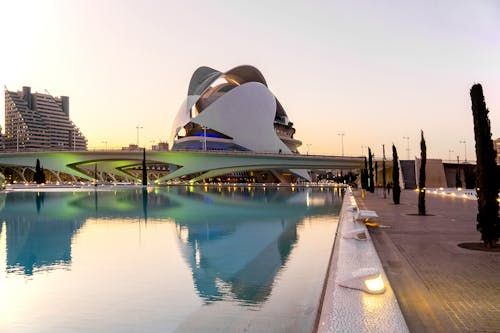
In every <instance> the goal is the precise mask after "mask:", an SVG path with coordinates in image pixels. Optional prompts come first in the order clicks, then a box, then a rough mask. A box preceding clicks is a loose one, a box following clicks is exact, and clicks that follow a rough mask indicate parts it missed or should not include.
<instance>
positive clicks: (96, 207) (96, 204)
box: [94, 189, 98, 215]
mask: <svg viewBox="0 0 500 333" xmlns="http://www.w3.org/2000/svg"><path fill="white" fill-rule="evenodd" d="M94 206H95V212H96V215H97V209H98V201H97V189H96V190H94Z"/></svg>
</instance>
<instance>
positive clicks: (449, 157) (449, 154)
mask: <svg viewBox="0 0 500 333" xmlns="http://www.w3.org/2000/svg"><path fill="white" fill-rule="evenodd" d="M451 153H453V150H451V149H450V150H448V161H451Z"/></svg>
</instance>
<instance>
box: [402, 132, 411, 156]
mask: <svg viewBox="0 0 500 333" xmlns="http://www.w3.org/2000/svg"><path fill="white" fill-rule="evenodd" d="M403 139H405V140H406V152H407V154H408V160H410V137H409V136H403Z"/></svg>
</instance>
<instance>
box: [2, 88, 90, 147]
mask: <svg viewBox="0 0 500 333" xmlns="http://www.w3.org/2000/svg"><path fill="white" fill-rule="evenodd" d="M4 143H5V149H6V150H10V151H26V150H86V149H87V139H86V138H85V136H84V135H83V134H82V132H81V131H80V129H79V128H78V127H76V125H75V124H74V123H73V122H72V121H71V119H69V97H67V96H61V97H54V96H52V95H50V94H48V93H47V94H41V93H32V92H31V88H30V87H23V90H22V91H8V90H7V88H5V136H4Z"/></svg>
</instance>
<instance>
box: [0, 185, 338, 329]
mask: <svg viewBox="0 0 500 333" xmlns="http://www.w3.org/2000/svg"><path fill="white" fill-rule="evenodd" d="M0 197H1V198H0V201H2V202H3V203H4V204H3V205H0V209H1V210H0V221H2V222H3V223H2V228H1V231H0V244H5V246H4V249H5V250H4V255H5V261H4V262H5V268H4V272H5V273H4V274H6V275H5V276H4V277H3V279H4V280H5V281H4V282H6V284H7V285H8V284H11V287H14V285H16V284H17V283H16V280H17V279H19V278H22V276H24V277H30V281H33V282H31V283H32V284H37V283H38V281H36V280H37V279H38V280H40V283H48V284H50V283H51V281H50V279H51V276H54V279H57V280H60V279H62V280H63V281H64V283H69V284H71V281H73V282H74V283H75V284H76V285H77V286H78V285H79V284H82V280H83V279H89V281H99V280H100V279H102V278H103V276H102V275H101V274H105V275H107V276H108V277H110V278H112V279H113V280H115V281H118V280H121V279H122V278H126V279H127V282H125V281H121V282H118V283H117V285H121V286H122V288H123V289H126V288H127V285H129V287H128V288H134V289H138V290H142V291H143V292H142V293H139V295H135V297H136V298H137V299H136V300H134V302H139V303H140V304H142V306H146V307H147V306H148V305H146V304H144V303H145V302H146V301H145V300H144V301H139V300H140V299H143V298H145V299H148V298H150V297H153V298H154V299H155V301H152V302H151V303H150V306H153V307H156V306H158V304H162V306H164V310H165V311H167V312H169V313H170V312H173V313H178V312H179V311H178V309H177V310H176V309H175V307H173V308H172V309H171V310H168V309H169V307H170V306H171V305H168V306H167V305H166V304H164V302H167V303H168V299H170V300H171V299H172V298H175V300H176V301H175V302H176V303H178V302H179V301H178V300H177V299H178V298H185V299H186V302H187V303H189V304H186V305H185V307H186V308H185V309H184V310H185V311H187V308H191V307H193V306H196V307H198V306H200V304H201V306H203V304H206V305H209V304H213V303H214V302H215V303H218V302H222V303H224V302H230V303H234V304H240V305H245V306H246V307H249V308H252V309H254V310H255V309H260V308H262V307H265V304H268V303H272V301H269V299H270V298H271V296H272V294H273V290H274V289H275V288H276V284H277V283H278V282H277V281H278V280H279V278H278V277H279V276H280V275H283V274H284V273H283V272H282V271H283V270H284V269H286V267H287V266H288V265H289V264H288V262H289V261H290V260H292V262H293V256H292V255H291V254H292V253H293V251H294V248H296V247H297V245H299V244H300V242H301V237H306V236H305V234H304V235H302V236H301V231H300V230H302V229H307V228H308V227H307V226H305V225H304V223H305V221H311V219H315V218H321V217H324V216H334V215H336V214H337V212H338V210H339V207H340V203H341V201H340V198H339V196H338V193H337V192H336V190H334V189H324V190H319V189H318V190H312V189H307V188H299V189H295V190H294V192H291V191H290V190H289V189H265V190H264V189H255V188H246V187H243V188H223V187H221V188H217V187H207V188H203V187H173V188H149V189H147V190H146V189H144V190H143V189H131V190H119V191H97V192H96V191H90V192H72V193H54V192H46V193H27V192H24V193H23V192H16V193H9V194H5V193H3V194H0ZM170 226H172V227H170ZM330 230H332V229H331V228H330ZM330 236H331V240H333V234H332V235H330ZM313 243H314V242H313ZM311 246H312V245H311ZM328 246H330V247H331V244H329V245H327V248H328ZM1 251H2V250H0V253H1ZM108 256H111V257H108ZM326 256H327V255H326ZM0 259H2V258H1V257H0ZM179 259H180V260H179ZM174 263H175V264H174ZM293 265H294V264H293ZM293 265H292V266H293ZM0 268H1V266H0ZM305 269H307V268H305ZM323 269H326V267H323ZM155 270H158V271H159V273H158V272H157V273H156V274H152V275H151V274H150V272H148V271H151V272H153V271H155ZM57 272H60V273H57ZM165 272H171V275H172V276H170V277H168V278H167V277H165V279H164V281H162V280H161V279H158V278H159V277H161V276H163V275H164V274H165ZM183 272H184V273H183ZM186 273H188V276H191V287H188V288H186V284H185V283H184V282H185V274H186ZM40 274H42V275H40ZM109 274H111V275H109ZM56 275H57V278H56V277H55V276H56ZM181 275H183V276H184V277H181ZM175 277H177V279H176V278H175ZM145 278H146V279H147V281H148V282H149V284H150V285H151V284H152V285H156V286H157V287H158V289H159V290H163V296H164V298H165V299H163V300H159V299H156V298H155V297H154V296H153V295H149V296H145V295H144V288H145V289H148V288H147V287H145V286H141V287H138V286H139V285H141V282H144V279H145ZM134 279H136V280H135V281H134ZM181 279H182V280H183V281H182V283H181V281H179V280H181ZM152 281H154V282H152ZM166 281H170V282H169V283H168V284H169V285H170V287H168V288H167V287H166V286H165V285H164V283H165V282H166ZM18 282H19V281H18ZM86 283H87V282H85V283H83V285H85V284H86ZM103 283H104V282H103ZM104 284H105V283H104ZM179 284H182V285H183V287H182V288H181V287H180V286H179ZM282 284H283V283H282ZM92 286H93V287H94V288H97V290H100V288H101V286H98V285H97V284H92ZM173 286H176V287H175V288H174V287H173ZM25 287H26V286H25ZM25 287H24V289H26V288H25ZM45 287H47V286H45ZM88 288H89V286H87V287H84V286H81V287H77V288H74V290H72V292H75V293H77V294H79V293H80V292H90V291H89V290H88ZM165 288H166V289H168V290H165ZM172 288H174V289H178V290H175V291H173V290H171V289H172ZM28 289H29V288H28ZM79 289H81V290H79ZM91 289H92V288H91ZM185 289H187V291H186V290H185ZM13 290H16V289H15V288H14V289H13ZM189 290H194V292H195V295H197V296H196V297H197V298H198V300H199V301H201V303H199V301H196V302H193V298H192V297H193V296H194V295H192V294H190V295H191V296H187V295H185V294H184V293H186V292H187V293H189ZM18 292H19V293H25V292H26V291H25V290H24V291H23V287H22V285H18ZM33 292H34V293H35V294H36V293H37V291H33ZM38 292H40V291H38ZM102 292H103V293H108V292H109V291H108V290H106V291H102ZM90 293H91V294H92V292H90ZM117 293H118V295H116V294H111V295H108V298H118V299H119V298H121V297H122V296H120V294H123V290H121V291H117ZM153 293H156V292H153ZM10 294H11V296H12V297H16V295H15V292H14V291H12V290H11V291H10ZM160 294H162V293H161V292H160ZM76 296H77V295H76ZM57 297H63V296H61V295H59V296H57ZM188 299H190V300H191V301H190V302H188V301H187V300H188ZM195 299H196V298H195ZM116 301H118V300H116ZM65 302H70V301H69V300H65ZM88 302H89V303H88V304H86V305H87V306H88V307H89V308H92V301H91V300H88ZM134 302H132V303H134ZM180 303H181V304H180V305H179V306H180V308H181V309H182V308H183V307H182V302H180ZM169 304H170V303H169ZM0 305H1V302H0ZM4 305H5V304H4ZM93 306H94V307H95V305H93ZM83 308H85V306H83ZM77 309H78V307H76V305H75V310H76V312H78V310H77ZM0 310H1V308H0ZM108 311H109V310H108ZM141 311H144V310H141ZM180 312H182V311H180ZM187 312H188V313H189V312H190V311H187ZM153 313H154V312H153ZM170 315H171V316H174V317H175V318H170V319H169V320H170V321H172V320H173V322H176V323H177V324H179V323H182V322H183V319H182V318H185V316H184V317H183V316H181V315H179V314H170ZM159 317H162V316H161V315H159ZM163 317H164V316H163ZM157 319H158V318H157ZM94 320H97V319H96V318H94ZM150 320H151V319H150ZM75 321H76V322H79V317H77V318H75ZM153 322H154V321H153ZM160 322H161V321H160ZM1 324H2V321H1V317H0V325H1ZM101 324H102V323H101ZM137 325H139V326H138V327H140V325H141V324H140V323H139V322H138V323H137ZM184 325H186V322H185V321H184ZM180 327H182V325H180ZM184 327H185V326H184ZM75 329H76V328H75ZM142 329H143V327H142V328H141V330H142Z"/></svg>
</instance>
